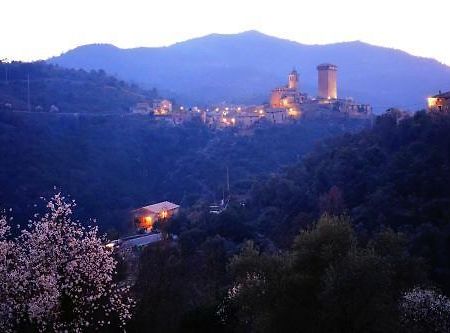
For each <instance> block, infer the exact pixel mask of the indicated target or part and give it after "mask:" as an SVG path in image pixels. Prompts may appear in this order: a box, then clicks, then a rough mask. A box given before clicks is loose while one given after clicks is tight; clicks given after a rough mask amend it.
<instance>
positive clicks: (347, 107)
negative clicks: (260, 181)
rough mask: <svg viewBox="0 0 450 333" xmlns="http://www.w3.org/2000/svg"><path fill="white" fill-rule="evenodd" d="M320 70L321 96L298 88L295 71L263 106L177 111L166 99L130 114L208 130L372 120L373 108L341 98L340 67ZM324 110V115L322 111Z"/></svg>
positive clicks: (142, 105)
mask: <svg viewBox="0 0 450 333" xmlns="http://www.w3.org/2000/svg"><path fill="white" fill-rule="evenodd" d="M317 70H318V87H319V89H318V94H317V97H314V98H311V97H309V96H308V95H307V94H306V93H304V92H301V91H300V89H299V74H298V72H297V71H296V70H295V69H294V70H293V71H292V72H291V73H289V75H288V83H287V85H286V86H282V87H277V88H275V89H273V90H272V92H271V95H270V98H269V102H268V103H266V104H262V105H252V106H248V105H219V106H215V107H211V108H205V109H200V108H198V107H194V108H189V109H187V108H184V107H183V106H180V107H178V108H174V107H173V105H172V103H171V102H170V101H169V100H167V99H163V100H155V101H153V102H151V103H150V102H142V103H138V104H136V105H135V106H134V107H133V108H132V109H131V111H132V112H133V113H137V114H149V115H152V116H154V117H155V118H157V119H160V120H164V121H168V122H171V123H173V124H180V123H183V122H185V121H188V120H192V118H194V117H198V118H199V119H200V120H201V121H202V122H203V123H204V124H205V125H207V126H209V127H216V128H220V127H231V126H233V127H240V128H250V127H253V126H255V125H256V124H259V123H261V122H266V123H270V124H288V123H291V122H294V121H296V120H298V119H299V118H301V117H311V116H316V115H320V114H321V113H323V112H325V114H341V115H345V116H348V117H369V116H371V114H372V107H371V106H370V105H368V104H358V103H355V102H354V101H353V100H352V99H350V98H345V99H342V98H338V95H337V66H336V65H332V64H321V65H319V66H317ZM321 111H322V112H321Z"/></svg>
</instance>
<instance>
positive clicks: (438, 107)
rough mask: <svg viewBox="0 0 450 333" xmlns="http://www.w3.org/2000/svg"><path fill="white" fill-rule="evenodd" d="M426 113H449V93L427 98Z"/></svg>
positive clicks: (440, 93)
mask: <svg viewBox="0 0 450 333" xmlns="http://www.w3.org/2000/svg"><path fill="white" fill-rule="evenodd" d="M427 102H428V111H442V112H450V91H447V92H445V93H442V92H440V91H439V94H437V95H434V96H432V97H428V100H427Z"/></svg>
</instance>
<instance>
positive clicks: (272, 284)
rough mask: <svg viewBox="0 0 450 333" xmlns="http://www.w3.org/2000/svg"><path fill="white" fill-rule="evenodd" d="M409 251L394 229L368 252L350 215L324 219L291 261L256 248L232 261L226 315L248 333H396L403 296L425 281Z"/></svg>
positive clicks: (303, 237)
mask: <svg viewBox="0 0 450 333" xmlns="http://www.w3.org/2000/svg"><path fill="white" fill-rule="evenodd" d="M406 251H407V250H406V248H405V243H404V242H403V240H402V236H401V235H399V234H395V233H393V232H392V231H386V232H383V233H380V234H379V235H377V236H376V237H375V238H374V239H373V241H371V242H369V243H368V244H367V245H366V246H362V245H361V244H359V241H358V239H357V237H356V235H355V233H354V230H353V227H352V225H351V223H350V220H349V218H348V217H333V216H327V215H324V216H322V217H321V218H320V220H319V221H318V222H317V223H316V224H315V225H314V226H313V227H312V228H311V229H310V230H306V231H304V232H302V233H301V234H300V235H299V236H298V237H297V239H296V241H295V243H294V246H293V249H292V251H291V252H290V253H289V255H288V256H289V257H291V259H288V257H287V256H285V255H282V256H280V255H278V254H267V253H260V252H259V251H258V250H256V249H255V247H254V246H253V244H252V243H248V245H246V246H245V247H244V248H243V250H242V252H241V253H240V254H239V256H235V257H234V258H233V259H232V261H231V264H230V271H231V273H232V275H233V276H234V281H235V282H234V285H233V286H232V287H231V289H230V291H229V293H228V298H227V301H228V302H229V305H228V307H225V313H226V315H225V316H224V317H225V318H227V319H226V320H228V323H229V324H230V325H233V320H236V321H237V323H238V324H237V325H236V326H233V327H234V329H236V330H241V331H255V332H276V331H305V332H397V331H398V330H399V328H400V326H399V325H400V320H399V314H398V300H399V298H400V296H401V291H402V290H407V288H411V287H412V286H414V284H416V283H422V282H423V281H424V277H423V275H422V274H421V273H420V272H421V265H420V261H418V260H416V259H414V258H413V257H411V256H409V255H406ZM227 311H228V312H227ZM227 316H228V317H227ZM233 316H234V317H233Z"/></svg>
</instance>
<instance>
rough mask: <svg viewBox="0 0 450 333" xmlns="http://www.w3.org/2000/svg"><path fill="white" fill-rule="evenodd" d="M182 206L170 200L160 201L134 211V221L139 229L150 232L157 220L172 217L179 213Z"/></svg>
mask: <svg viewBox="0 0 450 333" xmlns="http://www.w3.org/2000/svg"><path fill="white" fill-rule="evenodd" d="M179 209H180V206H179V205H177V204H174V203H172V202H169V201H163V202H158V203H155V204H152V205H148V206H144V207H141V208H138V209H135V210H133V211H132V215H133V219H134V223H135V225H136V227H137V228H138V229H139V230H144V231H146V232H150V231H152V230H153V226H154V224H155V223H156V222H157V221H163V220H167V219H170V218H171V217H172V216H175V215H176V214H178V211H179Z"/></svg>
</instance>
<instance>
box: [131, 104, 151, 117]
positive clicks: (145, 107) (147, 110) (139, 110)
mask: <svg viewBox="0 0 450 333" xmlns="http://www.w3.org/2000/svg"><path fill="white" fill-rule="evenodd" d="M131 112H132V113H135V114H144V115H146V114H151V113H152V112H153V109H152V106H151V105H150V103H149V102H139V103H136V105H135V106H133V107H132V108H131Z"/></svg>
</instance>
